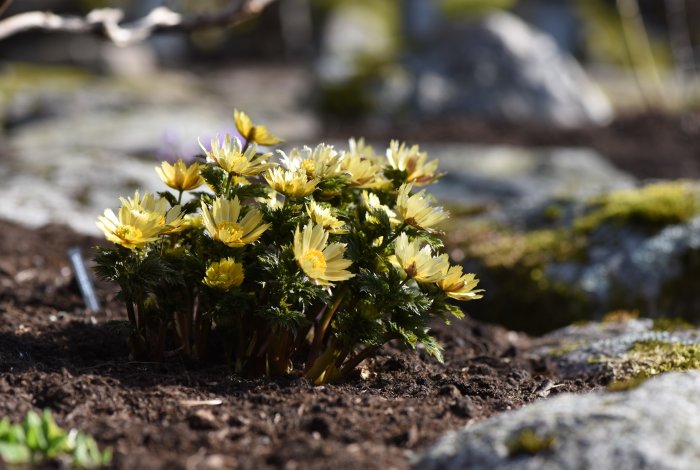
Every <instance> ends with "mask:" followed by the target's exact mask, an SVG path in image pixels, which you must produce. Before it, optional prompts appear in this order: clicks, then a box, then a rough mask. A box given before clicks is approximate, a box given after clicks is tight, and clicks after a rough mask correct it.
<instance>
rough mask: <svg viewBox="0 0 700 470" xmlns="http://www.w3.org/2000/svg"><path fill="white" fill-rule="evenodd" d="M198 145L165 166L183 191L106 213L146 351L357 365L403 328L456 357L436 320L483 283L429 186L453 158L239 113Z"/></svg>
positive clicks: (291, 366) (287, 369)
mask: <svg viewBox="0 0 700 470" xmlns="http://www.w3.org/2000/svg"><path fill="white" fill-rule="evenodd" d="M235 123H236V128H237V130H238V132H239V133H240V135H241V136H242V139H239V138H237V137H235V136H233V137H232V136H230V135H226V136H225V137H224V138H223V139H220V138H217V139H215V140H213V141H212V142H211V145H210V146H209V147H206V146H204V145H202V154H201V155H199V156H198V157H197V160H196V161H194V162H192V163H190V164H186V163H184V162H183V161H182V160H180V161H178V162H177V163H175V164H174V165H171V164H169V163H167V162H164V163H163V164H162V166H161V167H159V168H157V171H158V173H159V175H160V177H161V179H162V180H163V182H164V183H165V184H166V185H168V186H169V187H170V188H171V189H172V190H174V192H173V191H164V192H160V193H158V194H149V193H146V194H140V193H139V192H136V193H135V194H134V196H133V197H129V198H122V199H121V203H122V205H121V207H120V209H119V211H118V213H116V214H115V213H114V212H112V211H111V210H109V209H108V210H106V211H105V214H104V216H101V217H100V218H99V222H98V226H99V228H100V229H101V230H102V231H103V232H104V234H105V236H106V237H107V239H108V240H110V241H111V242H113V243H114V244H115V246H114V248H109V249H101V250H100V252H99V255H98V257H97V263H98V267H97V270H98V272H99V273H100V274H101V275H102V276H104V277H106V278H107V279H111V280H113V281H115V282H116V283H118V284H119V286H120V287H121V294H120V295H121V298H122V299H123V300H124V302H125V303H126V310H127V314H128V319H129V323H130V327H131V334H130V339H129V346H130V353H131V356H132V357H135V358H136V357H138V358H147V359H149V360H158V359H161V358H162V357H163V356H164V354H166V353H167V352H172V351H179V352H181V353H184V354H186V355H188V356H190V357H193V358H195V359H201V358H204V357H205V356H207V355H209V356H210V357H211V356H212V355H216V354H221V355H222V356H225V357H226V358H227V359H228V361H229V362H230V363H231V364H232V365H233V367H234V368H235V370H236V371H237V372H240V373H247V374H251V375H264V374H287V373H293V372H295V371H301V372H302V373H303V374H304V375H305V376H306V377H307V378H309V379H310V380H312V381H313V382H315V383H317V384H320V383H325V382H329V381H336V380H342V379H343V378H346V377H348V375H350V374H351V373H352V372H353V370H354V369H355V367H356V366H357V365H358V364H359V363H360V362H361V361H362V360H363V359H365V358H368V357H371V356H372V355H374V354H375V353H376V352H377V351H378V350H379V349H380V348H381V347H382V346H383V345H384V344H386V343H387V342H389V341H392V340H397V341H399V342H400V343H402V344H404V345H406V346H408V347H412V348H415V347H416V346H417V345H419V344H422V345H423V347H424V348H425V350H426V351H427V352H428V353H430V354H432V355H433V356H435V357H436V358H437V359H438V360H441V346H440V345H439V344H438V342H437V341H436V339H435V338H434V337H433V336H431V335H430V333H429V324H430V322H431V321H432V320H433V319H436V318H437V319H441V320H444V321H445V322H449V320H450V318H451V317H456V318H462V317H463V313H462V311H461V310H460V309H459V308H458V307H456V306H455V305H453V304H452V303H450V300H451V299H456V300H472V299H478V298H480V297H481V291H480V290H477V289H476V286H477V283H478V280H477V279H476V278H475V275H474V274H470V273H463V272H462V267H461V266H451V265H450V263H449V260H448V257H447V255H446V254H443V253H441V251H440V250H441V249H442V242H441V240H440V238H438V236H437V235H438V234H439V232H438V231H437V229H436V226H437V225H438V224H439V223H440V222H441V221H443V220H444V219H446V218H447V217H448V214H447V212H446V211H445V210H443V209H442V208H441V207H436V206H434V205H433V202H432V199H431V197H430V196H429V195H428V194H427V193H426V191H425V190H422V189H421V190H417V189H420V188H422V187H424V186H426V185H428V184H430V183H433V182H435V181H436V180H437V179H438V178H439V177H440V176H441V174H440V173H438V170H437V167H438V162H437V161H430V160H428V157H427V155H426V153H425V152H422V151H420V149H419V147H418V146H407V145H405V144H399V143H398V142H391V145H390V146H389V148H388V149H387V150H386V154H385V155H378V154H377V153H376V152H375V150H374V149H373V148H372V147H370V146H369V145H366V144H365V143H364V141H363V140H361V139H360V140H352V139H351V140H350V143H349V148H348V150H345V151H338V150H336V149H335V148H334V147H332V146H329V145H324V144H320V145H318V146H317V147H315V148H313V149H312V148H309V147H304V148H294V149H292V150H291V151H290V152H289V153H288V154H287V153H284V152H282V151H278V155H277V158H274V157H273V154H272V153H270V152H267V151H266V150H264V149H262V148H261V146H265V147H268V146H272V145H275V144H278V143H280V142H281V139H279V138H277V137H276V136H274V135H273V134H271V133H270V132H269V131H268V130H267V129H266V128H265V127H264V126H259V125H254V124H253V122H252V121H251V120H250V118H249V117H248V116H247V115H246V114H244V113H242V112H239V111H236V112H235Z"/></svg>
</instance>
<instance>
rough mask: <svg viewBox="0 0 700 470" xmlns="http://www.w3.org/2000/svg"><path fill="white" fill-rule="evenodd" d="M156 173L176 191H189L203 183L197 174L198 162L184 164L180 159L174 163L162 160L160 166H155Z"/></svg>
mask: <svg viewBox="0 0 700 470" xmlns="http://www.w3.org/2000/svg"><path fill="white" fill-rule="evenodd" d="M156 173H158V176H160V179H162V180H163V183H165V184H167V185H168V186H170V187H171V188H173V189H176V190H178V191H190V190H192V189H195V188H198V187H199V186H201V185H202V184H204V179H203V178H202V177H201V176H200V175H199V163H193V164H192V165H190V166H186V165H185V163H184V162H183V161H182V160H178V161H177V162H175V164H174V165H171V164H170V163H168V162H163V163H161V166H160V168H159V167H156Z"/></svg>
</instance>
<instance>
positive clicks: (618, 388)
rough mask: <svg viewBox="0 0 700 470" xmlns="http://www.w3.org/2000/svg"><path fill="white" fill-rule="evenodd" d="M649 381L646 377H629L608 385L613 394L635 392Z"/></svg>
mask: <svg viewBox="0 0 700 470" xmlns="http://www.w3.org/2000/svg"><path fill="white" fill-rule="evenodd" d="M648 379H649V377H648V376H646V375H643V374H642V375H636V376H634V377H627V378H624V379H622V380H616V381H614V382H612V383H611V384H610V385H608V387H607V388H608V390H610V391H611V392H626V391H627V390H633V389H635V388H637V387H639V386H640V385H642V384H643V383H644V382H646V381H647V380H648Z"/></svg>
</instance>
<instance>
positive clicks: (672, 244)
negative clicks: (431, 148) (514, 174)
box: [449, 181, 700, 333]
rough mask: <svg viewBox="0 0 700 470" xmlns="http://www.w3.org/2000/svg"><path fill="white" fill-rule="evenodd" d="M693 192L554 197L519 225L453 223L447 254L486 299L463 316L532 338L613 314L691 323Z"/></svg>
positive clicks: (685, 185) (696, 276)
mask: <svg viewBox="0 0 700 470" xmlns="http://www.w3.org/2000/svg"><path fill="white" fill-rule="evenodd" d="M698 194H699V193H698V185H696V184H694V183H691V182H688V181H676V182H664V183H655V184H650V185H647V186H643V187H640V188H637V189H626V190H620V191H614V192H611V193H608V194H603V195H599V196H596V197H592V198H589V199H587V200H585V201H576V200H566V199H557V200H552V201H550V202H548V203H546V204H544V205H543V206H542V207H540V208H539V209H538V210H537V211H534V212H533V213H531V214H528V215H527V216H526V217H522V216H521V215H519V217H518V222H519V223H520V227H519V228H513V227H508V226H507V225H504V224H503V223H500V224H496V223H493V222H483V221H482V222H479V223H462V222H460V221H457V222H455V226H454V227H453V228H452V229H453V233H454V235H453V236H452V237H451V239H450V240H449V243H450V244H452V245H453V247H454V248H453V250H452V253H453V255H455V257H456V258H458V259H459V258H462V259H464V260H465V263H466V264H467V266H468V268H469V269H470V270H472V271H475V272H477V273H479V275H480V277H481V278H482V285H483V286H484V288H485V289H486V291H487V293H488V294H487V296H485V298H484V301H483V302H481V303H480V305H478V306H472V308H471V309H470V311H471V313H473V314H474V315H475V316H476V317H478V318H481V319H485V320H490V321H496V322H499V323H502V324H504V325H506V326H508V327H510V328H515V329H520V330H524V331H527V332H530V333H542V332H546V331H550V330H553V329H556V328H558V327H561V326H563V325H566V324H569V323H572V322H574V321H580V320H599V319H601V318H602V315H603V313H604V312H608V311H611V310H623V311H632V310H636V311H638V312H639V313H640V314H641V315H642V316H651V317H663V316H668V317H681V318H685V319H686V320H689V321H691V322H692V321H699V320H700V313H699V312H700V291H699V290H698V289H697V285H699V283H700V217H698V214H700V199H699V197H698ZM502 218H503V217H502ZM506 219H507V217H506ZM523 221H524V223H523Z"/></svg>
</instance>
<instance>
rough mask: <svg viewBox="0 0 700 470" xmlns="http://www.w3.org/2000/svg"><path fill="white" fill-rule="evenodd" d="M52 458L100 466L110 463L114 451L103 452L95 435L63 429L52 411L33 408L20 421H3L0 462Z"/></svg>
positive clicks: (78, 465)
mask: <svg viewBox="0 0 700 470" xmlns="http://www.w3.org/2000/svg"><path fill="white" fill-rule="evenodd" d="M49 459H53V460H62V461H66V462H68V463H70V464H71V465H72V466H74V467H78V468H93V467H101V466H105V465H108V464H109V463H110V461H111V460H112V451H111V450H110V449H109V448H108V449H105V450H104V451H102V452H100V450H99V448H98V447H97V443H96V442H95V440H94V439H93V438H92V437H90V436H87V435H85V434H83V433H81V432H79V431H76V430H75V429H72V430H70V431H65V430H63V429H61V428H60V427H58V425H57V424H56V422H55V421H54V419H53V417H52V416H51V412H50V411H49V410H44V411H43V412H42V414H41V415H39V414H37V413H36V412H34V411H30V412H28V413H27V415H26V416H25V418H24V420H23V421H22V423H21V424H12V423H10V421H9V420H8V419H7V418H3V419H2V420H1V421H0V462H5V463H7V464H10V465H22V464H32V465H34V464H37V463H39V462H42V461H44V460H49Z"/></svg>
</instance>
